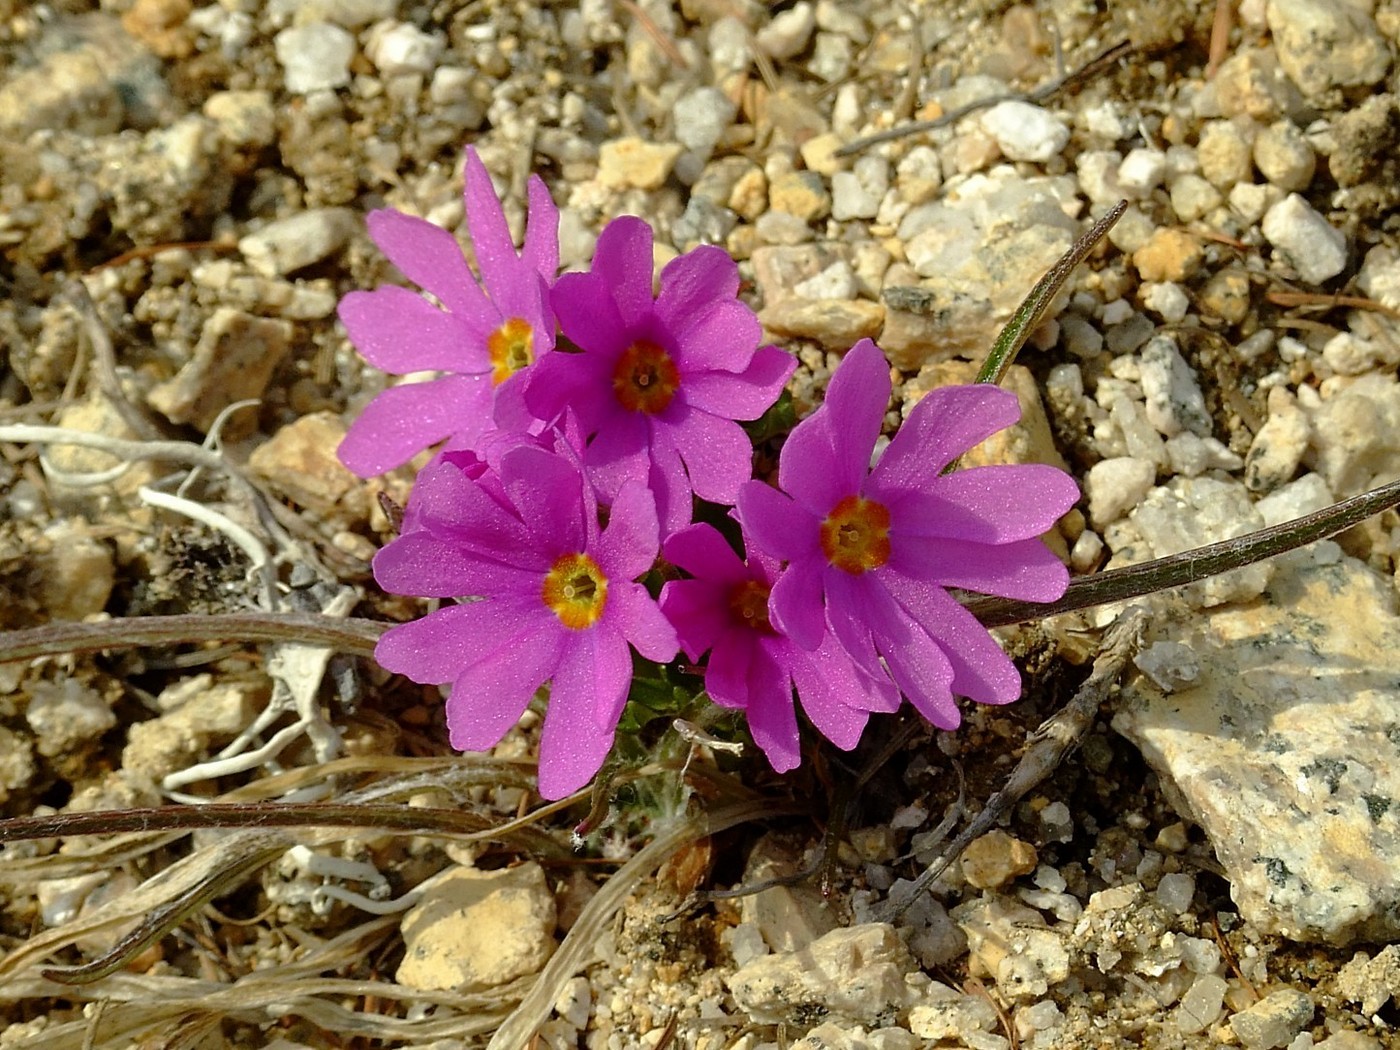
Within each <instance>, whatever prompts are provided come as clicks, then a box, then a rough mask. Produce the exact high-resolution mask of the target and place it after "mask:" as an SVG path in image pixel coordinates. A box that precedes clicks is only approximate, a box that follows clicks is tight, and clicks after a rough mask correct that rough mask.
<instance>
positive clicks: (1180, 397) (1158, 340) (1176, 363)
mask: <svg viewBox="0 0 1400 1050" xmlns="http://www.w3.org/2000/svg"><path fill="white" fill-rule="evenodd" d="M1142 392H1143V395H1144V397H1145V398H1146V401H1147V418H1148V420H1149V421H1150V422H1151V423H1152V425H1153V426H1154V427H1156V428H1157V430H1158V431H1159V432H1160V433H1162V434H1163V435H1165V436H1166V437H1171V436H1172V435H1174V434H1180V433H1181V432H1182V431H1183V430H1189V431H1191V432H1192V433H1193V434H1197V435H1199V436H1201V437H1208V436H1209V435H1210V432H1211V419H1210V413H1208V412H1207V411H1206V401H1205V395H1204V394H1202V393H1201V387H1200V384H1199V383H1198V382H1197V381H1196V373H1195V371H1194V370H1193V369H1192V368H1191V366H1190V365H1188V364H1187V363H1186V360H1185V359H1184V358H1183V357H1182V356H1181V352H1180V351H1179V350H1178V349H1177V348H1176V341H1175V340H1174V339H1173V338H1172V337H1171V336H1165V335H1161V336H1157V337H1155V338H1153V339H1151V340H1149V341H1148V343H1147V345H1146V346H1145V347H1143V348H1142Z"/></svg>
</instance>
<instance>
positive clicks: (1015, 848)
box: [961, 831, 1037, 890]
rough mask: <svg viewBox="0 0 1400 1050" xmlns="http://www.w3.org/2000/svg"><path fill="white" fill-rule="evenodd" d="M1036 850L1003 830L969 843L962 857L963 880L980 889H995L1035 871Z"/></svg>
mask: <svg viewBox="0 0 1400 1050" xmlns="http://www.w3.org/2000/svg"><path fill="white" fill-rule="evenodd" d="M1036 861H1037V857H1036V853H1035V847H1034V846H1032V845H1031V844H1030V843H1029V842H1022V841H1021V840H1020V839H1018V838H1015V837H1013V836H1011V835H1008V834H1007V833H1006V832H1004V831H989V832H987V834H985V835H983V836H982V837H981V838H977V839H974V840H973V841H972V842H970V843H968V846H967V849H965V850H963V855H962V858H961V863H962V873H963V878H965V879H967V881H968V883H969V884H971V885H973V886H976V887H977V888H978V889H979V890H994V889H999V888H1000V887H1002V886H1005V885H1006V884H1007V883H1008V882H1011V881H1012V880H1013V879H1015V878H1017V877H1018V876H1021V875H1027V874H1029V873H1030V872H1032V871H1035V865H1036Z"/></svg>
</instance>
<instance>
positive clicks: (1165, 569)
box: [963, 481, 1400, 627]
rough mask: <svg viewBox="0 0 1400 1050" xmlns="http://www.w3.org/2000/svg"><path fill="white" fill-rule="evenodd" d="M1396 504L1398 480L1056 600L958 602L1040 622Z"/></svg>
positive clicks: (1217, 569)
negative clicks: (1047, 601)
mask: <svg viewBox="0 0 1400 1050" xmlns="http://www.w3.org/2000/svg"><path fill="white" fill-rule="evenodd" d="M1396 504H1400V481H1393V482H1391V483H1390V484H1389V485H1382V486H1381V487H1380V488H1378V489H1372V490H1371V491H1370V492H1363V493H1362V494H1361V495H1359V496H1353V497H1352V498H1351V499H1347V500H1343V501H1342V502H1340V503H1334V504H1333V505H1332V506H1330V507H1324V508H1323V509H1322V510H1319V511H1314V512H1313V513H1312V514H1307V515H1305V516H1303V517H1301V518H1297V519H1296V520H1294V521H1286V522H1283V523H1282V524H1280V525H1274V526H1271V527H1270V528H1267V529H1260V530H1259V531H1258V532H1251V533H1249V535H1247V536H1239V537H1236V538H1235V539H1229V540H1222V541H1220V542H1219V543H1212V544H1209V545H1207V546H1205V547H1197V548H1195V549H1194V550H1189V551H1183V552H1182V553H1180V554H1173V555H1171V556H1169V557H1166V558H1157V559H1155V560H1153V561H1149V562H1144V563H1143V564H1141V565H1130V566H1128V567H1127V568H1125V569H1114V570H1112V571H1111V572H1101V573H1098V574H1097V575H1094V576H1084V577H1081V578H1080V579H1077V580H1075V581H1073V582H1072V583H1071V584H1070V585H1069V590H1067V591H1066V592H1065V596H1064V597H1063V598H1061V599H1060V600H1059V601H1057V602H1050V603H1048V604H1045V605H1037V604H1036V603H1034V602H1020V601H1011V600H1010V599H1006V598H985V597H981V596H978V597H976V598H970V599H968V600H967V601H965V602H964V603H963V604H964V605H965V606H966V607H967V608H968V610H969V611H971V612H972V614H973V615H974V616H976V617H977V618H978V619H979V620H981V621H982V623H983V624H985V625H986V626H988V627H1002V626H1005V625H1007V624H1013V623H1025V622H1027V621H1030V620H1044V619H1047V618H1049V617H1051V616H1058V615H1060V614H1061V613H1067V612H1074V611H1075V610H1077V609H1087V608H1090V607H1091V606H1095V605H1106V604H1108V603H1109V602H1119V601H1126V600H1128V599H1130V598H1140V597H1142V596H1143V595H1145V594H1151V593H1153V592H1154V591H1165V590H1168V589H1169V588H1172V587H1181V586H1184V585H1185V584H1188V583H1195V582H1196V581H1197V580H1204V579H1206V578H1207V577H1209V576H1216V575H1218V574H1220V573H1222V572H1229V571H1230V570H1231V569H1239V568H1243V567H1244V566H1246V565H1253V564H1254V563H1255V562H1259V561H1264V560H1265V559H1268V558H1272V557H1273V556H1274V555H1276V554H1283V553H1284V552H1286V551H1291V550H1294V549H1296V548H1298V547H1303V546H1306V545H1307V544H1309V543H1313V542H1315V541H1317V540H1325V539H1327V538H1328V537H1329V536H1335V535H1336V534H1337V533H1339V532H1343V531H1345V530H1346V529H1349V528H1351V527H1352V526H1353V525H1356V524H1359V523H1360V522H1363V521H1365V520H1366V519H1367V518H1369V517H1370V516H1371V515H1372V514H1379V513H1380V512H1381V511H1383V510H1386V509H1387V508H1390V507H1393V506H1395V505H1396Z"/></svg>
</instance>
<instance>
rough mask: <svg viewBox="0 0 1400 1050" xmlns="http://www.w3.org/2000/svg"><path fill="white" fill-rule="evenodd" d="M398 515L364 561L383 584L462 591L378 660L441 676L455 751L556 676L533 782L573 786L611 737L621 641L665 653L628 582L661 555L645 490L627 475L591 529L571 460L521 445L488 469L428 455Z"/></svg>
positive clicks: (646, 606)
mask: <svg viewBox="0 0 1400 1050" xmlns="http://www.w3.org/2000/svg"><path fill="white" fill-rule="evenodd" d="M459 458H460V459H461V460H462V462H461V464H460V465H459V463H458V462H454V460H456V459H459ZM488 458H490V457H488ZM404 520H405V524H406V526H407V527H406V530H405V532H404V533H403V534H402V535H400V536H399V537H398V538H397V539H395V540H393V541H392V542H391V543H389V544H388V545H387V546H386V547H385V548H384V549H383V550H381V551H380V552H379V554H378V555H377V556H376V557H375V559H374V574H375V579H376V580H377V581H378V582H379V585H380V586H381V587H383V588H384V589H385V590H386V591H390V592H392V593H396V594H414V595H422V596H425V597H440V598H447V597H458V598H464V599H466V600H464V601H462V602H461V603H460V604H455V605H448V606H446V607H444V608H442V609H439V610H438V611H437V612H434V613H430V614H428V615H427V616H425V617H424V618H423V619H421V620H416V621H414V622H412V623H406V624H401V625H399V626H397V627H393V628H390V629H389V630H388V631H387V632H385V634H384V636H383V637H382V638H381V639H380V640H379V644H378V646H377V647H376V649H375V658H376V659H377V660H378V661H379V663H380V664H381V665H382V666H383V667H385V668H386V669H388V670H390V671H394V672H397V673H400V674H405V675H407V676H408V677H409V678H411V679H413V680H414V681H415V682H423V683H446V682H451V683H452V691H451V694H450V695H449V696H448V698H447V724H448V729H449V731H450V738H451V742H452V746H453V747H455V748H457V749H458V750H462V751H480V750H483V749H486V748H489V747H492V746H493V745H495V744H496V743H497V742H499V741H500V739H501V737H503V736H504V735H505V734H506V732H507V731H508V730H509V729H510V728H511V727H512V726H513V725H515V723H516V722H517V721H518V720H519V719H520V716H521V715H522V714H523V713H524V711H525V707H526V705H527V704H528V703H529V702H530V698H531V697H532V696H534V695H535V693H536V691H537V690H538V689H539V688H540V686H541V685H542V684H543V683H544V682H546V681H549V682H551V683H552V686H551V690H550V699H549V707H548V710H547V713H546V714H545V721H544V730H543V733H542V735H541V738H540V772H539V788H540V794H541V795H543V796H544V797H545V798H550V799H554V798H562V797H563V796H564V795H567V794H569V793H570V792H572V791H575V790H577V789H578V788H580V787H582V786H583V785H584V784H586V783H587V782H588V781H589V780H590V779H591V778H592V777H593V775H594V774H595V773H596V772H597V771H598V768H599V766H601V765H602V762H603V759H604V757H605V756H606V755H607V752H608V749H609V748H610V747H611V746H612V739H613V732H614V730H615V729H616V728H617V721H618V718H619V716H620V715H621V714H622V708H623V705H624V704H625V703H626V700H627V693H628V689H629V687H630V685H631V681H632V657H631V653H630V651H629V643H630V644H631V645H632V646H635V647H636V649H637V650H638V652H640V653H641V654H642V655H643V656H645V657H646V658H647V659H649V660H655V661H657V662H664V661H667V660H670V659H671V658H672V657H674V656H675V654H676V649H677V641H676V632H675V630H674V629H673V628H672V627H671V625H670V623H669V622H668V621H667V620H666V618H665V617H664V616H663V615H662V614H661V611H660V609H659V608H657V605H656V603H655V602H654V601H653V600H652V599H651V597H650V596H649V595H648V594H647V592H646V589H645V588H643V587H642V586H641V585H640V584H638V583H636V582H634V581H635V580H636V579H637V577H639V576H640V575H642V574H643V573H644V572H646V571H647V570H648V569H649V568H650V567H651V565H652V562H653V560H654V559H655V557H656V552H657V545H658V535H657V526H656V512H655V508H654V504H653V503H652V500H651V496H650V494H649V493H648V492H647V491H646V490H645V488H643V487H642V486H641V485H628V486H625V487H624V488H623V489H622V491H621V492H619V493H618V497H617V499H616V500H615V501H614V502H613V505H612V508H611V511H610V513H609V516H608V525H607V528H605V529H602V530H601V531H600V530H599V527H598V515H597V506H596V504H595V502H594V498H593V496H592V492H591V489H590V487H589V486H588V485H587V484H585V482H584V479H583V475H582V473H581V472H580V469H579V466H578V464H577V463H576V462H575V461H574V459H573V458H572V457H571V456H569V455H568V454H566V453H564V452H554V451H549V450H547V449H545V448H541V447H539V446H538V445H534V444H521V445H519V446H517V447H515V448H511V449H509V450H508V451H506V452H504V453H503V454H502V455H500V457H499V469H495V468H493V467H491V466H488V465H486V464H485V462H484V461H483V460H481V459H480V458H478V457H475V456H472V455H471V454H469V453H447V454H445V455H444V456H442V457H439V458H438V459H437V460H434V462H433V463H431V464H429V465H428V466H427V467H425V468H424V469H423V471H422V472H421V473H419V475H418V481H417V483H416V484H415V486H414V489H413V495H412V496H411V497H410V499H409V507H408V508H407V511H406V513H405V518H404Z"/></svg>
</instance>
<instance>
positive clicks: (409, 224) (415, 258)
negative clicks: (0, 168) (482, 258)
mask: <svg viewBox="0 0 1400 1050" xmlns="http://www.w3.org/2000/svg"><path fill="white" fill-rule="evenodd" d="M365 224H366V225H367V226H368V227H369V235H370V237H371V238H372V239H373V240H374V243H375V244H377V245H379V249H380V250H381V251H382V252H383V253H384V254H385V255H387V256H388V257H389V261H390V262H392V263H393V264H394V265H395V266H397V267H398V268H399V272H400V273H402V274H403V275H404V276H405V277H407V278H408V279H409V280H410V281H412V282H413V283H414V284H416V285H418V286H419V287H421V288H423V289H425V290H426V291H429V292H431V293H432V294H433V295H434V296H436V297H437V300H438V302H440V303H442V305H443V306H445V307H447V309H448V310H449V311H450V312H451V313H453V314H457V315H460V316H462V317H470V316H472V315H475V314H478V313H481V312H483V311H485V310H486V309H488V304H487V301H486V296H485V295H483V294H482V291H481V289H480V288H479V287H478V286H477V283H476V281H475V280H474V279H473V278H472V272H471V270H470V269H468V268H467V260H466V258H465V257H463V255H462V249H461V247H460V246H459V245H458V244H457V238H456V237H453V236H452V234H450V233H449V232H448V231H446V230H444V229H442V228H441V227H438V226H434V225H433V224H432V223H430V222H428V221H427V220H426V219H420V218H417V217H416V216H413V215H405V214H404V213H403V212H399V211H394V210H393V209H392V208H380V209H379V210H378V211H372V212H370V213H369V215H367V216H366V217H365ZM352 294H353V293H352ZM409 371H413V369H409Z"/></svg>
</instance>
